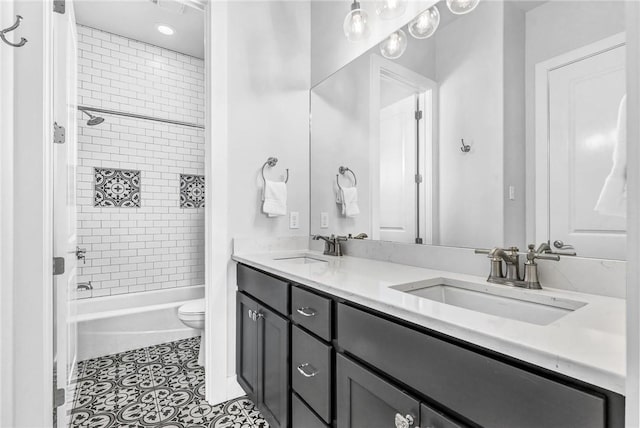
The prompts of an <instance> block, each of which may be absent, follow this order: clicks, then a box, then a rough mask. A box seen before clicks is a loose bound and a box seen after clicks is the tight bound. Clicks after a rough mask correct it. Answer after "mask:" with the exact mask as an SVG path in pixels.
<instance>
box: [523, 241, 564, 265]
mask: <svg viewBox="0 0 640 428" xmlns="http://www.w3.org/2000/svg"><path fill="white" fill-rule="evenodd" d="M528 248H529V251H528V252H527V263H529V264H532V263H534V260H536V259H540V260H554V261H556V262H558V261H560V256H559V255H557V254H556V255H551V254H545V253H539V252H536V250H535V248H536V245H535V244H529V245H528Z"/></svg>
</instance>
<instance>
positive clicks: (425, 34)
mask: <svg viewBox="0 0 640 428" xmlns="http://www.w3.org/2000/svg"><path fill="white" fill-rule="evenodd" d="M438 25H440V11H439V10H438V8H437V7H436V6H432V7H430V8H429V9H427V10H425V11H424V12H422V13H421V14H420V15H418V16H416V17H415V19H414V20H413V21H411V22H410V23H409V34H411V35H412V36H413V37H415V38H416V39H428V38H429V37H431V36H433V35H434V34H435V32H436V30H437V29H438Z"/></svg>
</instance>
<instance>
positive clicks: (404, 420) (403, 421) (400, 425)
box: [396, 413, 414, 428]
mask: <svg viewBox="0 0 640 428" xmlns="http://www.w3.org/2000/svg"><path fill="white" fill-rule="evenodd" d="M413 422H414V419H413V416H411V415H406V416H402V415H401V414H400V413H396V428H411V426H412V425H413Z"/></svg>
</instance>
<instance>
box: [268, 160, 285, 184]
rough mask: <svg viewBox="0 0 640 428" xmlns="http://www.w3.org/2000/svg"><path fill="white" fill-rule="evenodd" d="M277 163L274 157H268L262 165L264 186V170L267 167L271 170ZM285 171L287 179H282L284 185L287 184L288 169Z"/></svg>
mask: <svg viewBox="0 0 640 428" xmlns="http://www.w3.org/2000/svg"><path fill="white" fill-rule="evenodd" d="M277 163H278V158H274V157H269V158H268V159H267V161H266V162H265V163H263V164H262V181H263V182H264V183H265V184H266V183H267V180H266V178H264V169H265V168H266V167H267V166H269V167H270V168H273V167H274V166H276V164H277ZM286 171H287V177H286V178H285V179H284V182H285V183H288V182H289V168H287V169H286Z"/></svg>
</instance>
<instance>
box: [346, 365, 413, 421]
mask: <svg viewBox="0 0 640 428" xmlns="http://www.w3.org/2000/svg"><path fill="white" fill-rule="evenodd" d="M336 363H337V371H336V384H337V385H336V388H337V400H336V405H337V420H338V424H337V428H361V427H368V428H389V427H394V426H395V427H398V428H411V427H418V426H420V403H419V402H418V400H416V399H415V398H413V397H411V396H410V395H408V394H406V393H405V392H403V391H401V390H400V389H398V388H396V387H395V386H393V385H391V384H390V383H389V382H387V381H386V380H384V379H382V378H379V377H378V376H376V375H375V374H373V373H372V372H370V371H369V370H367V369H365V368H364V367H362V366H361V365H359V364H357V363H355V362H353V361H352V360H350V359H348V358H347V357H345V356H344V355H342V354H337V355H336Z"/></svg>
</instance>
